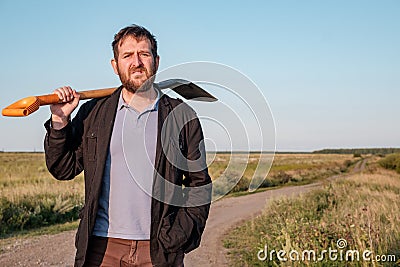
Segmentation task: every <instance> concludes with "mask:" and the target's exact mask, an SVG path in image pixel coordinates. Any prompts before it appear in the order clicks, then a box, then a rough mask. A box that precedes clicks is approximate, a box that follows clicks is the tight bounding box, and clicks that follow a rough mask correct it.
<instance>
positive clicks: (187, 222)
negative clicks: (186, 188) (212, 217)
mask: <svg viewBox="0 0 400 267" xmlns="http://www.w3.org/2000/svg"><path fill="white" fill-rule="evenodd" d="M192 231H193V221H192V219H191V218H190V217H189V215H188V214H186V212H185V210H183V209H180V210H179V211H178V212H177V213H172V214H169V215H168V216H166V217H165V218H163V219H162V221H161V229H160V233H159V236H158V239H159V241H160V242H161V245H162V246H163V248H164V250H165V251H166V252H178V251H181V250H184V248H185V246H186V244H187V243H188V242H189V241H190V236H191V234H192Z"/></svg>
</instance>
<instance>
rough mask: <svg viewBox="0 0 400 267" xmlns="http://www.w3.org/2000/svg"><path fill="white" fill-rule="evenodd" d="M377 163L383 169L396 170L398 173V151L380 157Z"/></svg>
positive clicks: (399, 163) (399, 160) (399, 169)
mask: <svg viewBox="0 0 400 267" xmlns="http://www.w3.org/2000/svg"><path fill="white" fill-rule="evenodd" d="M378 163H379V165H381V166H382V167H383V168H385V169H389V170H396V171H397V172H398V173H400V153H396V154H390V155H387V156H386V157H384V158H383V159H380V160H379V161H378Z"/></svg>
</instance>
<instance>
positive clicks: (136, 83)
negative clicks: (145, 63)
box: [117, 64, 156, 93]
mask: <svg viewBox="0 0 400 267" xmlns="http://www.w3.org/2000/svg"><path fill="white" fill-rule="evenodd" d="M117 69H118V74H119V79H120V80H121V83H122V85H123V86H124V88H125V89H126V90H128V91H129V92H131V93H136V92H145V91H147V90H149V89H150V88H151V86H152V85H153V83H154V80H155V79H156V75H155V74H156V69H155V65H154V64H153V66H152V67H151V70H150V72H149V71H148V70H147V69H146V68H145V67H139V68H132V69H129V72H128V74H125V73H122V72H121V71H120V70H119V68H118V66H117ZM135 71H141V72H144V73H145V75H146V77H147V79H146V80H145V81H142V80H134V79H130V73H134V72H135Z"/></svg>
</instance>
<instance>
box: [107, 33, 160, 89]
mask: <svg viewBox="0 0 400 267" xmlns="http://www.w3.org/2000/svg"><path fill="white" fill-rule="evenodd" d="M158 62H159V57H158V56H157V57H156V58H155V59H154V56H153V54H152V52H151V44H150V41H149V40H147V39H146V38H143V39H140V40H137V39H135V38H133V37H131V36H127V37H126V38H125V39H122V40H121V42H120V44H119V45H118V58H117V59H112V60H111V65H112V66H113V69H114V72H115V73H116V74H117V75H118V76H119V78H120V80H121V83H122V85H123V86H124V87H125V89H127V90H128V91H130V92H132V93H135V92H136V91H138V89H139V88H140V90H139V91H145V90H147V89H148V88H149V87H148V86H143V87H142V88H141V86H142V85H143V84H144V83H145V82H146V81H147V80H148V79H149V78H151V77H152V76H154V75H155V74H156V72H157V69H158ZM153 80H154V77H153V79H151V80H150V81H153ZM151 83H152V82H151Z"/></svg>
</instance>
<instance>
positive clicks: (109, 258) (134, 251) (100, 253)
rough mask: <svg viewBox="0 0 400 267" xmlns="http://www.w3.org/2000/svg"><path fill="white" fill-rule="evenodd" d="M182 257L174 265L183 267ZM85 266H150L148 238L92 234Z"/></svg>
mask: <svg viewBox="0 0 400 267" xmlns="http://www.w3.org/2000/svg"><path fill="white" fill-rule="evenodd" d="M183 258H184V255H183V254H182V257H178V259H177V261H176V262H175V264H174V266H182V267H183ZM84 266H85V267H94V266H96V267H116V266H121V267H133V266H141V267H150V266H153V265H152V263H151V258H150V241H149V240H127V239H120V238H111V237H99V236H92V237H91V238H90V239H89V247H88V251H87V255H86V261H85V264H84Z"/></svg>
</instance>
